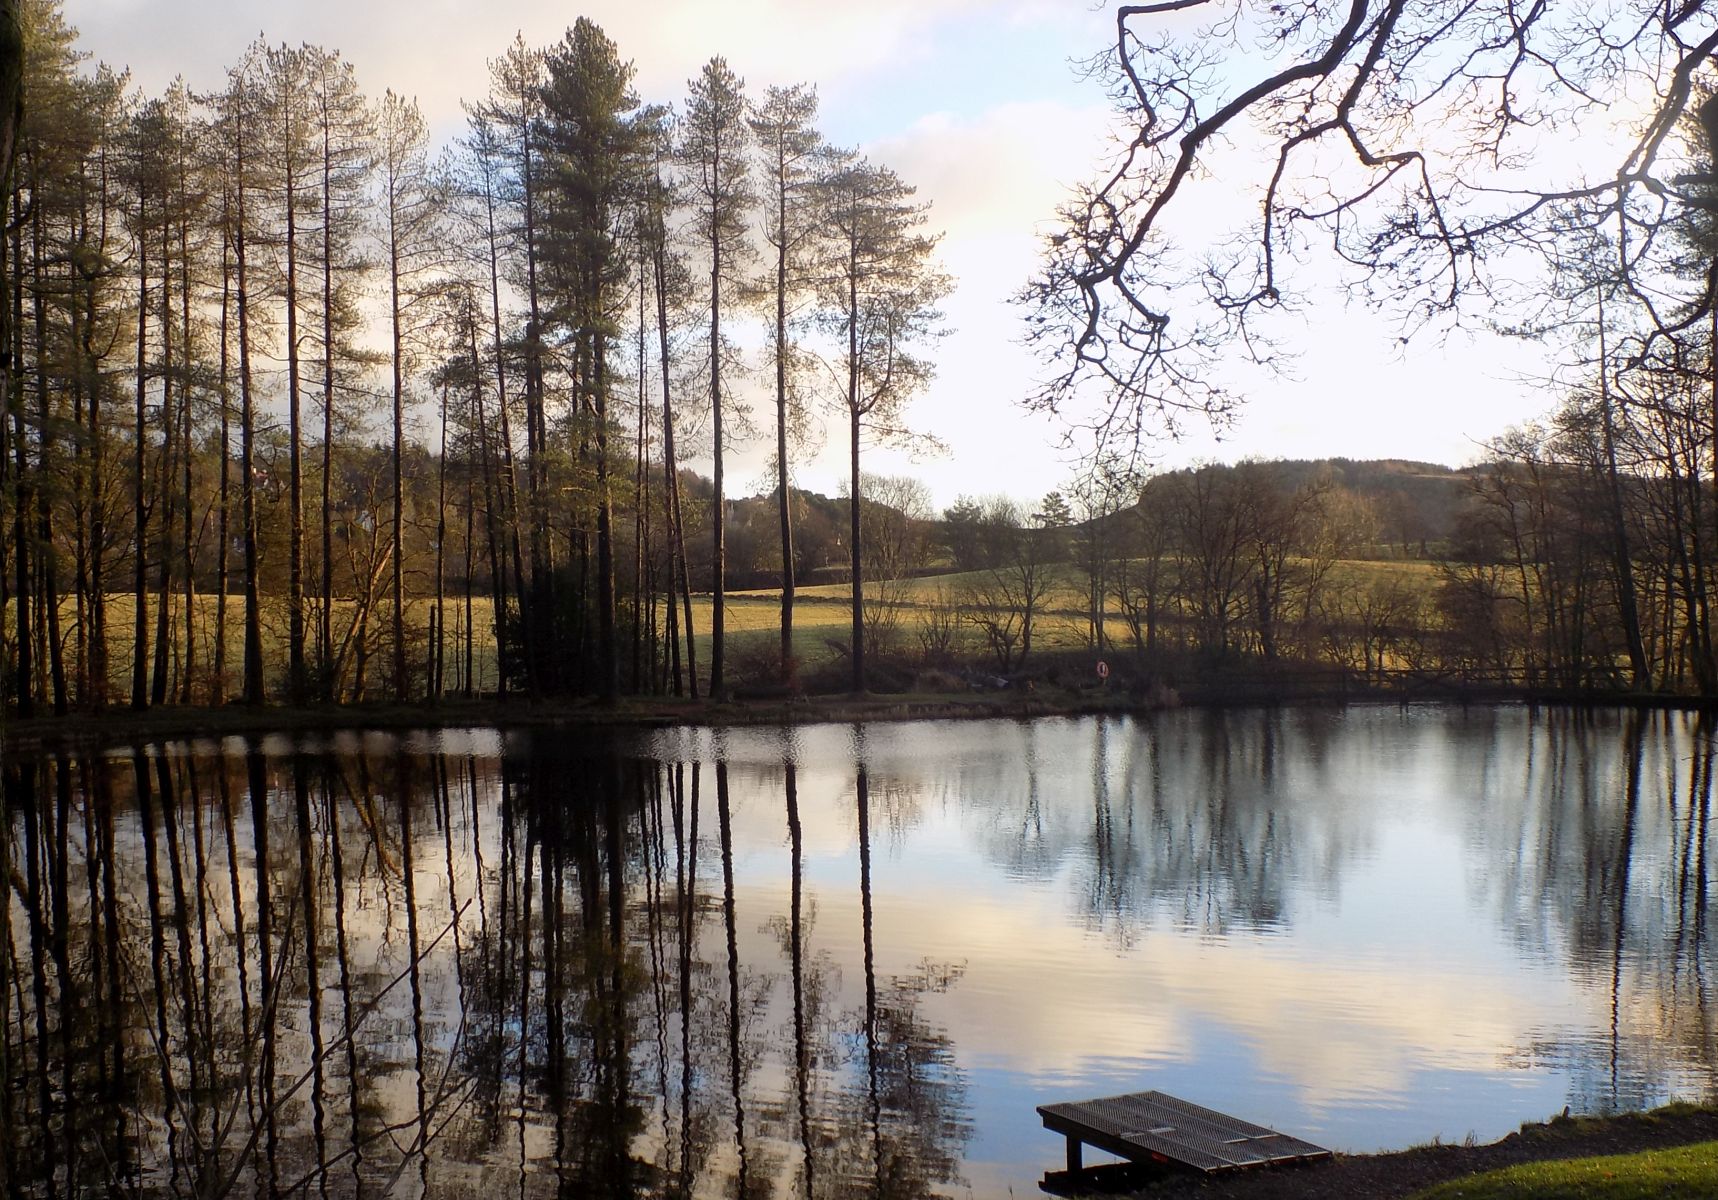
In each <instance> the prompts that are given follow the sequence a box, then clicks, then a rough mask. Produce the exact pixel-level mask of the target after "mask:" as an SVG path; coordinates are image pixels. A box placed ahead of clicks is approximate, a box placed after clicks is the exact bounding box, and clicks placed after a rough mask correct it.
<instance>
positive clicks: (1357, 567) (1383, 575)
mask: <svg viewBox="0 0 1718 1200" xmlns="http://www.w3.org/2000/svg"><path fill="white" fill-rule="evenodd" d="M1436 571H1437V567H1436V565H1435V564H1433V563H1430V562H1421V561H1397V560H1382V561H1360V560H1355V561H1344V562H1339V563H1336V564H1334V565H1333V566H1332V567H1331V569H1330V572H1329V574H1328V576H1327V577H1326V585H1327V586H1359V587H1366V586H1370V585H1372V584H1375V583H1384V582H1388V581H1391V580H1397V581H1400V582H1401V583H1403V584H1405V585H1407V586H1408V587H1409V588H1410V589H1412V590H1414V591H1418V592H1421V593H1422V594H1423V595H1425V596H1427V597H1429V596H1430V595H1431V591H1432V588H1433V587H1434V586H1435V584H1436V579H1437V576H1436ZM986 574H987V573H986V572H980V571H974V572H964V573H961V572H956V573H949V574H944V575H933V576H924V577H918V578H913V579H907V580H900V581H890V582H887V583H884V584H881V585H879V586H878V589H877V590H878V592H879V593H882V594H885V595H887V596H888V597H890V598H891V600H892V602H893V603H894V604H895V605H897V608H896V615H895V620H894V624H893V628H892V629H891V630H890V631H889V634H888V636H887V637H886V639H885V641H884V644H883V645H881V646H876V647H873V651H874V652H876V651H881V652H882V653H883V654H885V655H887V654H891V653H892V654H895V655H899V656H901V657H904V658H906V659H909V660H910V659H914V658H917V657H918V656H919V654H920V633H921V630H922V628H923V626H924V625H925V624H926V623H927V622H929V621H930V620H931V619H932V617H933V616H934V615H936V614H947V613H949V612H950V611H951V610H957V609H958V606H959V605H960V604H961V603H962V601H963V599H964V598H965V597H966V596H967V595H968V594H969V593H970V592H971V591H972V590H973V588H974V587H975V586H977V585H979V584H981V583H982V582H983V580H984V578H985V576H986ZM1050 576H1051V581H1052V582H1051V587H1050V591H1049V594H1048V596H1047V597H1046V599H1045V601H1044V604H1043V607H1042V609H1041V610H1040V612H1039V614H1038V616H1037V618H1036V623H1035V626H1034V631H1033V651H1034V653H1035V654H1036V653H1039V652H1044V651H1052V652H1054V651H1066V650H1075V649H1081V648H1086V647H1088V646H1089V644H1090V639H1089V635H1090V623H1089V618H1088V614H1087V611H1086V605H1087V597H1086V591H1085V585H1084V581H1083V579H1082V578H1081V577H1080V575H1079V573H1078V571H1077V568H1075V566H1074V565H1073V564H1071V563H1061V564H1056V565H1055V566H1054V567H1052V568H1051V569H1050ZM848 595H849V593H848V587H847V585H846V584H843V583H835V584H819V585H815V586H809V587H802V588H800V589H799V590H798V593H797V597H796V602H795V605H794V631H793V633H794V636H793V654H794V657H795V659H796V660H797V664H798V667H799V669H800V671H802V672H804V671H812V670H817V669H819V668H821V667H825V666H827V665H829V664H831V663H834V662H838V661H840V660H842V659H843V658H845V656H846V653H847V646H848V643H849V641H850V640H851V632H852V625H851V612H850V609H849V607H848ZM159 602H160V597H159V595H158V594H154V593H152V594H151V596H150V602H149V603H150V612H149V637H150V641H151V645H152V646H153V642H154V639H155V636H156V628H157V627H156V613H157V606H158V604H159ZM193 603H194V604H195V606H196V607H195V613H194V616H195V619H194V621H193V622H192V626H193V629H194V634H195V642H194V644H193V645H192V646H191V651H192V653H191V658H192V659H193V662H194V675H195V678H196V679H197V680H198V683H197V691H198V692H199V693H202V692H205V691H206V688H207V679H208V674H209V671H210V669H211V667H212V665H213V661H214V649H215V647H214V638H215V613H216V608H217V603H218V598H217V597H216V596H214V595H212V594H207V593H199V594H198V595H196V596H195V597H194V598H193ZM183 605H184V597H183V596H182V595H180V594H175V595H173V596H172V597H171V599H170V602H169V614H170V622H169V627H168V653H169V662H170V664H171V666H172V669H171V671H170V674H171V675H172V676H173V677H174V678H182V673H181V667H182V663H183V661H184V658H185V650H186V643H185V640H184V639H185V619H184V607H183ZM433 607H434V601H433V600H432V599H428V598H424V597H418V598H415V599H413V600H411V601H409V602H408V606H407V613H406V625H407V629H408V642H409V646H410V651H409V653H410V661H411V668H412V671H413V674H414V677H416V678H418V679H420V680H421V678H422V677H423V675H424V673H425V664H426V662H427V658H428V630H429V624H430V612H431V609H432V608H433ZM445 609H446V613H447V622H448V626H447V630H446V641H445V647H446V648H445V660H444V668H443V684H444V686H445V687H446V688H447V689H448V690H450V691H451V690H458V689H460V688H462V687H463V686H465V682H466V681H465V680H464V678H463V666H464V656H465V643H466V630H465V624H466V617H465V598H464V596H463V594H460V595H453V594H450V595H449V596H448V597H447V598H446V601H445ZM712 609H713V603H712V598H711V596H710V595H709V594H708V593H702V594H694V596H693V600H692V625H693V632H694V641H695V647H696V654H697V658H698V668H699V674H700V677H701V678H702V679H706V680H707V679H708V675H709V668H710V651H711V616H712ZM353 611H354V607H353V602H352V601H350V600H337V601H335V604H334V615H333V625H334V642H335V646H336V649H338V647H339V645H340V643H341V641H342V638H343V637H344V635H345V633H346V631H347V629H348V627H349V626H350V624H351V621H352V616H353ZM725 614H726V617H725V624H726V632H727V637H728V642H727V658H728V661H729V663H731V664H732V668H731V669H732V670H733V671H734V673H735V677H736V678H737V679H741V680H745V679H752V680H763V679H773V678H774V677H775V674H776V669H777V664H776V660H777V657H778V656H779V652H780V651H779V644H780V643H779V630H780V622H781V596H780V593H779V592H778V591H776V590H773V589H760V590H753V591H740V592H729V593H728V594H727V596H726V604H725ZM10 615H11V614H10V612H8V619H10ZM132 615H133V598H132V595H131V593H129V592H117V593H112V594H110V595H109V596H108V597H107V642H108V663H109V694H110V695H111V696H114V697H116V698H119V697H124V696H126V695H128V694H129V691H130V686H131V666H132V652H133V625H132ZM317 619H318V614H317V611H316V605H315V600H314V598H312V599H311V601H310V602H309V610H308V611H307V612H306V617H305V630H306V641H307V644H306V652H307V656H308V659H309V666H310V669H311V670H312V671H314V670H315V658H316V633H317ZM60 620H61V628H62V638H63V641H64V644H65V646H66V661H67V670H68V673H71V672H72V671H73V670H74V666H73V659H72V646H73V644H74V639H73V638H72V636H71V630H72V629H73V625H74V622H75V621H76V620H77V606H76V604H75V602H74V601H73V600H72V599H71V598H69V597H68V598H65V599H63V600H62V602H61V614H60ZM622 620H623V636H629V633H628V632H625V631H624V630H625V621H626V618H625V617H623V618H622ZM656 620H657V629H658V634H659V636H660V635H662V634H664V633H665V631H666V630H665V622H666V609H665V605H664V604H663V603H660V602H659V603H658V604H657V606H656ZM369 621H370V629H371V633H372V637H380V638H381V639H382V640H383V641H385V640H386V633H387V630H388V625H389V616H388V612H387V608H386V604H385V602H384V604H383V605H382V606H381V607H380V608H379V609H377V610H373V611H372V612H371V614H370V619H369ZM470 623H471V639H470V640H471V647H472V659H473V670H472V675H473V679H472V680H471V684H472V686H473V687H474V688H475V689H476V690H478V691H490V690H493V689H494V688H495V687H496V686H497V683H498V680H499V668H498V656H497V653H496V642H495V630H494V620H493V613H492V606H491V604H490V601H489V599H488V598H487V597H483V596H476V597H473V600H472V612H471V620H470ZM1104 632H1105V636H1106V639H1107V640H1108V642H1109V643H1110V644H1111V645H1112V646H1114V647H1118V648H1125V647H1126V646H1127V645H1129V644H1130V640H1131V635H1130V632H1129V630H1128V627H1127V625H1126V623H1125V622H1124V620H1123V619H1122V617H1121V615H1120V614H1119V612H1118V611H1117V610H1116V608H1115V605H1114V602H1113V601H1112V602H1111V603H1110V605H1109V610H1108V611H1107V612H1106V614H1105V622H1104ZM290 636H291V631H290V625H289V622H288V620H287V612H286V605H285V603H284V600H283V598H282V597H279V596H272V595H269V596H264V597H263V660H264V662H265V663H266V664H267V670H268V687H269V689H270V690H271V691H272V692H275V693H276V694H278V693H279V691H280V690H281V689H282V688H283V687H284V686H285V682H286V678H285V676H286V662H287V657H288V654H287V651H288V644H289V641H290ZM225 643H226V644H225V671H226V680H225V693H226V694H227V695H228V696H232V695H235V694H236V693H237V692H238V691H239V689H240V686H241V682H242V674H243V667H244V601H243V597H242V596H239V595H229V596H228V597H227V616H226V632H225ZM629 646H630V643H626V644H623V647H622V657H623V659H625V658H627V657H628V656H629V653H630V651H629ZM952 648H953V650H954V652H955V654H956V655H957V656H958V657H959V658H961V659H962V660H964V661H969V662H971V663H972V664H974V665H978V666H981V667H988V666H991V665H994V659H993V657H992V656H991V654H990V652H989V650H988V648H987V647H986V645H985V643H984V640H983V638H982V636H981V634H980V632H979V631H978V629H977V628H976V627H974V626H972V625H970V624H968V623H964V622H961V621H958V620H957V621H956V622H955V628H954V635H953V639H952ZM152 667H153V664H151V668H152ZM391 676H392V660H391V651H389V650H388V649H387V647H386V646H385V645H384V646H382V647H381V648H380V649H379V650H375V649H373V650H372V653H371V655H370V659H369V663H368V666H367V681H366V682H367V690H368V692H369V694H371V695H376V694H380V693H381V692H383V691H385V690H386V689H387V688H388V686H389V684H390V682H391ZM345 678H346V680H347V682H348V684H350V681H351V678H352V664H351V651H350V650H349V651H348V658H347V664H346V672H345ZM313 686H314V684H313ZM197 698H198V699H202V698H203V696H202V695H199V696H198V697H197Z"/></svg>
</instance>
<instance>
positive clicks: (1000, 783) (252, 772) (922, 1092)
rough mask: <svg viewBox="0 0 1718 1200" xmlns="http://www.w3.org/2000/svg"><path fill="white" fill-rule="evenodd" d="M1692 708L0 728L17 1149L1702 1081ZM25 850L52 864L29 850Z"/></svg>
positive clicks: (1704, 795)
mask: <svg viewBox="0 0 1718 1200" xmlns="http://www.w3.org/2000/svg"><path fill="white" fill-rule="evenodd" d="M1713 733H1714V727H1713V726H1712V725H1710V724H1708V723H1707V722H1706V721H1705V720H1704V719H1702V718H1699V717H1695V716H1689V715H1684V714H1646V715H1641V714H1635V713H1626V712H1617V711H1598V712H1573V711H1560V710H1546V709H1541V710H1530V709H1525V708H1476V709H1471V710H1468V709H1458V708H1441V707H1414V708H1409V709H1397V708H1393V707H1392V708H1353V709H1348V710H1291V711H1259V710H1252V711H1233V712H1193V711H1183V712H1172V713H1164V714H1159V715H1154V716H1150V717H1141V718H1136V719H1113V718H1111V719H1077V720H1076V719H1069V720H1040V721H1035V722H1030V723H1025V722H1021V723H1016V722H1000V721H995V722H922V723H906V724H887V725H870V726H845V725H841V726H836V725H823V726H810V727H799V728H791V729H747V730H711V729H679V730H670V731H658V732H650V733H638V734H628V735H613V736H608V737H605V738H601V739H597V738H593V737H591V736H590V735H585V734H567V733H557V734H553V735H550V734H544V733H541V732H537V733H532V734H508V735H503V734H500V733H497V732H495V731H490V730H466V731H453V732H436V733H425V734H420V735H411V736H394V735H379V734H362V733H352V734H343V735H337V736H332V737H313V738H301V739H297V740H292V739H287V738H284V737H281V738H267V739H261V740H255V741H247V740H240V739H229V740H226V741H213V740H207V741H198V740H189V741H181V742H168V743H162V744H155V745H149V746H143V747H139V748H136V749H126V750H120V751H108V752H105V753H102V754H99V755H90V756H84V757H54V756H50V755H41V756H36V757H30V756H20V755H10V756H8V759H7V761H6V766H5V783H6V788H7V795H8V800H9V803H10V809H9V811H10V812H11V814H12V830H13V842H12V864H11V870H12V881H13V888H12V894H11V896H10V901H9V903H10V908H9V912H10V933H11V947H10V949H11V953H10V957H9V965H8V966H7V967H6V968H5V969H6V972H7V978H6V979H5V981H4V983H5V986H6V988H7V998H6V1013H7V1034H8V1050H9V1073H10V1086H9V1090H8V1092H7V1101H8V1103H9V1105H10V1109H11V1114H12V1129H13V1136H12V1144H11V1146H10V1147H9V1152H10V1155H11V1163H12V1167H13V1169H14V1170H15V1172H16V1173H17V1174H18V1176H19V1177H20V1179H21V1181H22V1182H23V1183H24V1185H25V1187H26V1190H28V1189H30V1188H34V1189H35V1190H36V1192H37V1193H38V1194H50V1193H51V1194H59V1195H64V1194H74V1193H76V1192H78V1191H79V1189H84V1188H89V1189H101V1190H107V1189H109V1188H110V1187H113V1186H119V1187H122V1188H124V1189H125V1190H133V1189H135V1190H140V1191H142V1192H145V1193H154V1194H167V1193H170V1192H188V1191H192V1190H194V1189H195V1190H197V1191H198V1193H199V1194H201V1195H222V1194H231V1195H249V1194H252V1193H258V1192H265V1191H268V1190H271V1189H272V1190H276V1191H279V1192H287V1191H295V1192H296V1194H305V1195H339V1196H346V1195H359V1194H362V1195H381V1194H384V1193H389V1192H391V1194H396V1195H430V1196H463V1195H483V1196H485V1197H490V1196H493V1197H503V1196H520V1197H531V1196H544V1195H550V1194H565V1195H579V1196H585V1195H590V1196H603V1195H611V1196H626V1195H638V1196H712V1197H713V1196H732V1195H742V1196H764V1195H774V1196H782V1197H789V1196H813V1197H824V1196H830V1197H835V1196H846V1195H860V1194H863V1195H871V1196H875V1195H883V1196H898V1197H910V1196H920V1195H954V1196H962V1195H976V1196H992V1195H1000V1194H1006V1193H1007V1191H1008V1190H1009V1189H1010V1188H1012V1189H1013V1191H1014V1192H1015V1193H1016V1194H1031V1193H1034V1192H1035V1191H1036V1190H1037V1181H1038V1179H1039V1177H1040V1176H1041V1175H1042V1174H1043V1172H1044V1171H1045V1170H1048V1169H1055V1168H1057V1167H1059V1166H1060V1163H1061V1158H1062V1147H1061V1144H1060V1140H1059V1139H1058V1138H1056V1137H1055V1136H1054V1135H1051V1134H1048V1133H1046V1132H1044V1131H1043V1130H1042V1129H1041V1127H1040V1124H1039V1121H1038V1118H1037V1115H1036V1113H1035V1112H1034V1106H1035V1105H1037V1104H1042V1103H1050V1102H1054V1101H1061V1100H1075V1099H1083V1098H1087V1097H1090V1096H1098V1095H1106V1094H1111V1093H1115V1092H1123V1091H1139V1090H1145V1089H1153V1088H1154V1089H1159V1090H1162V1091H1167V1092H1170V1093H1173V1094H1175V1095H1178V1096H1181V1097H1183V1098H1185V1099H1188V1100H1191V1101H1194V1102H1195V1103H1198V1104H1202V1105H1205V1106H1207V1107H1210V1108H1215V1109H1219V1110H1221V1111H1224V1112H1229V1113H1232V1114H1234V1115H1236V1116H1239V1117H1242V1118H1245V1119H1247V1120H1251V1121H1255V1122H1258V1123H1261V1124H1265V1125H1270V1126H1274V1127H1276V1128H1280V1129H1282V1130H1284V1131H1285V1132H1289V1133H1293V1134H1295V1135H1297V1136H1300V1137H1304V1138H1307V1139H1309V1140H1312V1141H1315V1142H1320V1143H1322V1144H1325V1145H1329V1146H1332V1147H1335V1148H1339V1149H1345V1150H1353V1151H1365V1150H1373V1149H1380V1148H1396V1147H1402V1146H1406V1145H1410V1144H1414V1143H1418V1142H1424V1141H1427V1140H1430V1139H1432V1138H1434V1137H1438V1138H1443V1139H1445V1140H1459V1139H1462V1138H1464V1137H1467V1136H1469V1135H1472V1136H1474V1137H1477V1138H1479V1139H1481V1140H1490V1139H1493V1138H1496V1137H1499V1136H1502V1135H1503V1134H1505V1133H1507V1132H1509V1131H1510V1130H1512V1129H1514V1128H1515V1127H1516V1126H1517V1125H1518V1124H1520V1123H1521V1122H1522V1121H1525V1120H1536V1119H1542V1118H1544V1117H1546V1116H1549V1115H1551V1114H1553V1113H1556V1112H1559V1111H1561V1110H1562V1109H1563V1108H1564V1107H1565V1106H1567V1107H1569V1108H1571V1109H1573V1110H1574V1111H1576V1112H1608V1111H1613V1110H1619V1109H1636V1108H1642V1107H1647V1106H1651V1105H1655V1104H1658V1103H1660V1102H1663V1101H1665V1100H1668V1099H1671V1098H1673V1097H1686V1098H1705V1097H1709V1096H1711V1095H1712V1094H1713V1093H1714V1086H1713V1084H1714V1065H1715V1063H1718V1030H1715V1021H1714V1018H1715V1016H1718V1013H1715V1011H1714V1008H1713V1003H1714V1000H1715V997H1714V994H1713V981H1712V979H1711V978H1710V976H1709V972H1710V969H1711V963H1710V958H1711V956H1712V953H1713V951H1714V950H1715V949H1718V947H1715V945H1714V935H1713V932H1712V929H1711V923H1710V921H1709V920H1708V911H1707V909H1708V897H1709V895H1710V892H1711V890H1712V885H1713V882H1714V875H1715V867H1714V864H1713V862H1712V860H1711V858H1710V857H1709V851H1710V843H1711V840H1712V835H1711V834H1710V833H1709V831H1708V825H1709V820H1710V815H1711V790H1712V769H1713V766H1714V758H1715V756H1714V738H1713ZM31 898H33V900H32V899H31Z"/></svg>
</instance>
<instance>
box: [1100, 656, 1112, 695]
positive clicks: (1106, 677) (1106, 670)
mask: <svg viewBox="0 0 1718 1200" xmlns="http://www.w3.org/2000/svg"><path fill="white" fill-rule="evenodd" d="M1109 685H1110V665H1109V664H1108V663H1107V662H1105V661H1104V660H1103V659H1101V658H1100V659H1098V686H1099V687H1105V688H1107V687H1109Z"/></svg>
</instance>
